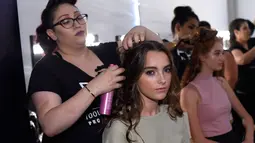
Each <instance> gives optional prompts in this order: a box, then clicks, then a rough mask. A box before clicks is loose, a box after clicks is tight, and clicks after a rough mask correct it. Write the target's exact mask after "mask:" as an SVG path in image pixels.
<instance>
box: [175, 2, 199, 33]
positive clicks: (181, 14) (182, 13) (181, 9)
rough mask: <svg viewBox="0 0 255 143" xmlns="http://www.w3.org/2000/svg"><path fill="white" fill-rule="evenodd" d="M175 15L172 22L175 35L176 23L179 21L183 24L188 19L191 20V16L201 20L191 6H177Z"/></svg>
mask: <svg viewBox="0 0 255 143" xmlns="http://www.w3.org/2000/svg"><path fill="white" fill-rule="evenodd" d="M174 15H175V16H174V18H173V20H172V22H171V31H172V33H173V35H174V34H175V25H176V24H177V23H179V24H180V25H181V26H183V25H184V24H185V23H186V22H187V21H189V19H190V18H195V19H196V20H197V21H199V18H198V16H197V15H196V14H195V12H194V11H193V10H192V8H191V7H189V6H177V7H176V8H175V9H174Z"/></svg>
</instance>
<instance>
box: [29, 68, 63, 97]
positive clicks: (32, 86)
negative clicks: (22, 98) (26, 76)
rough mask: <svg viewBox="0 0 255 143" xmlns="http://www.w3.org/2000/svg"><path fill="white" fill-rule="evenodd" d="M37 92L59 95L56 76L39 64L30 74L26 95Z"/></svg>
mask: <svg viewBox="0 0 255 143" xmlns="http://www.w3.org/2000/svg"><path fill="white" fill-rule="evenodd" d="M38 91H50V92H54V93H56V94H58V95H61V94H60V84H59V83H58V80H57V78H56V76H54V74H53V72H52V71H51V70H50V68H47V67H46V66H44V65H41V64H37V65H36V66H35V67H34V69H33V71H32V73H31V77H30V81H29V86H28V93H27V94H28V96H31V95H32V94H34V93H35V92H38Z"/></svg>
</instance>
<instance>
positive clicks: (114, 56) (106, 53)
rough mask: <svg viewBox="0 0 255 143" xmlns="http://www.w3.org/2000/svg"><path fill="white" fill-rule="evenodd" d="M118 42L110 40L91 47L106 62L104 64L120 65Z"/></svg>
mask: <svg viewBox="0 0 255 143" xmlns="http://www.w3.org/2000/svg"><path fill="white" fill-rule="evenodd" d="M117 47H118V43H117V42H108V43H102V44H100V45H98V46H97V47H93V48H91V50H92V51H93V52H95V53H96V55H97V56H98V57H99V58H100V59H101V60H102V61H103V62H104V64H106V65H109V64H117V65H120V56H119V53H118V52H117Z"/></svg>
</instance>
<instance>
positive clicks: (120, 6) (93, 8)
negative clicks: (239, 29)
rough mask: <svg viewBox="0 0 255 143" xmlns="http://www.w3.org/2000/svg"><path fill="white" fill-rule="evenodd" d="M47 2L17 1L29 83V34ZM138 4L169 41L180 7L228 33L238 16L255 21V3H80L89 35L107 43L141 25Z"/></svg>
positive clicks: (114, 0) (153, 27) (144, 19)
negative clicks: (173, 22)
mask: <svg viewBox="0 0 255 143" xmlns="http://www.w3.org/2000/svg"><path fill="white" fill-rule="evenodd" d="M47 1H48V0H17V2H18V12H19V23H20V35H21V45H22V53H23V62H24V69H25V76H26V83H28V79H29V75H30V72H31V70H32V66H31V57H30V56H31V55H30V54H31V53H30V42H29V35H34V34H35V29H36V27H37V26H38V25H39V24H40V14H41V11H42V10H43V8H44V7H45V5H46V3H47ZM137 1H139V3H140V9H139V12H140V18H141V25H144V26H146V27H148V28H149V29H151V30H152V31H154V32H157V33H159V34H160V36H161V38H167V39H171V35H170V34H171V32H170V31H171V30H170V26H171V25H170V23H171V20H172V19H173V16H174V14H173V10H174V8H175V7H176V6H180V5H189V6H191V7H192V8H193V10H194V11H195V13H196V14H197V15H198V16H199V18H200V20H206V21H208V22H210V23H211V25H212V27H213V28H216V29H217V30H219V31H225V30H227V29H228V24H229V22H230V20H232V19H234V18H236V17H243V18H248V19H250V20H254V19H255V16H254V13H255V9H254V8H253V7H254V5H255V1H254V0H158V1H155V0H93V1H92V0H78V4H77V6H78V7H79V8H80V10H81V11H82V12H84V13H87V14H88V15H89V33H93V34H98V35H99V40H100V41H101V42H106V41H114V40H115V39H114V38H115V36H116V35H122V34H125V33H126V32H127V31H128V30H129V29H130V28H131V27H133V26H134V25H136V24H138V23H139V21H137V19H136V15H135V12H137V11H135V10H136V9H135V4H136V2H137Z"/></svg>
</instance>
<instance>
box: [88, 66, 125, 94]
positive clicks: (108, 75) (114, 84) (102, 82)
mask: <svg viewBox="0 0 255 143" xmlns="http://www.w3.org/2000/svg"><path fill="white" fill-rule="evenodd" d="M124 71H125V70H124V68H119V67H118V66H117V65H113V66H110V67H109V68H108V69H106V70H105V71H103V72H102V73H100V74H99V75H98V76H97V77H95V78H94V79H93V80H91V81H90V82H89V83H88V85H87V87H88V88H89V89H90V91H91V92H92V93H93V94H94V95H95V96H98V95H101V94H103V93H106V92H109V91H112V90H114V89H116V88H120V87H121V86H122V85H121V84H120V83H118V82H121V81H123V80H124V79H125V77H124V76H121V75H120V74H121V73H123V72H124Z"/></svg>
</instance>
